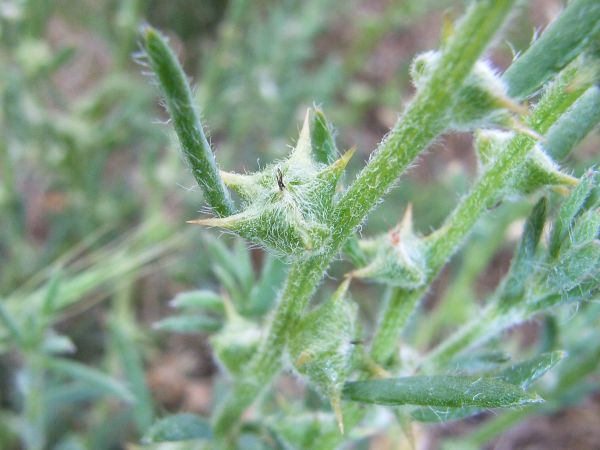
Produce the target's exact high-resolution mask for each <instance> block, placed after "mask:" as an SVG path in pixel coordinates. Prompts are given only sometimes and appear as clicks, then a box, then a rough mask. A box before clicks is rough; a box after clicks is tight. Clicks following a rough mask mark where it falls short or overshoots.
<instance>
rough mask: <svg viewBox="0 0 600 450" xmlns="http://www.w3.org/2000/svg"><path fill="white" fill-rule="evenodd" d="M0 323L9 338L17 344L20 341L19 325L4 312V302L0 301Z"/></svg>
mask: <svg viewBox="0 0 600 450" xmlns="http://www.w3.org/2000/svg"><path fill="white" fill-rule="evenodd" d="M0 322H2V325H3V326H4V328H6V330H7V331H8V333H9V334H10V337H11V338H12V339H13V340H14V341H15V342H19V341H20V340H21V332H20V330H19V325H18V324H17V322H15V320H14V319H13V317H12V315H11V314H10V313H9V312H8V311H7V310H6V308H5V307H4V300H0Z"/></svg>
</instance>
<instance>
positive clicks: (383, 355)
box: [371, 288, 427, 366]
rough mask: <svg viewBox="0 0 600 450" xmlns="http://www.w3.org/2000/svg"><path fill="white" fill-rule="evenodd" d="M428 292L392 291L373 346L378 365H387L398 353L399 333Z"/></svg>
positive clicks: (422, 290) (400, 289)
mask: <svg viewBox="0 0 600 450" xmlns="http://www.w3.org/2000/svg"><path fill="white" fill-rule="evenodd" d="M426 290H427V289H426V288H422V289H417V290H412V291H410V290H407V289H402V288H392V289H391V292H390V293H389V296H388V297H387V299H386V300H387V301H386V302H385V303H384V305H383V308H382V313H381V317H380V319H379V324H378V326H377V328H376V330H377V331H376V333H375V336H374V337H373V343H372V344H371V357H372V358H373V360H374V361H375V362H376V363H377V364H381V365H384V366H385V365H387V363H388V361H389V359H390V358H391V357H392V355H393V354H394V352H395V351H396V346H397V342H398V337H399V336H398V333H399V332H400V331H401V330H402V329H403V328H404V326H405V325H406V322H407V321H408V319H409V317H410V315H411V314H412V312H413V310H414V309H415V306H416V304H417V302H418V301H419V300H420V299H421V297H422V296H423V295H424V294H425V292H426Z"/></svg>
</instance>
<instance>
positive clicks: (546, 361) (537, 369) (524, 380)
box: [497, 351, 565, 389]
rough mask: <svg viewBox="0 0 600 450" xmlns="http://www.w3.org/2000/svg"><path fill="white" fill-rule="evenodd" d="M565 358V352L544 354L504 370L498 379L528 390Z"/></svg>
mask: <svg viewBox="0 0 600 450" xmlns="http://www.w3.org/2000/svg"><path fill="white" fill-rule="evenodd" d="M564 357H565V352H561V351H556V352H548V353H542V354H540V355H537V356H535V357H533V358H531V359H528V360H526V361H522V362H520V363H517V364H514V365H512V366H511V367H507V368H506V369H503V370H502V371H500V373H498V375H497V378H498V379H500V380H502V381H505V382H507V383H510V384H516V385H518V386H521V387H522V388H523V389H527V387H528V386H529V385H530V384H531V383H533V382H534V381H535V380H537V379H538V378H540V377H541V376H542V375H544V374H545V373H546V372H548V371H549V370H550V369H552V368H553V367H554V366H555V365H556V364H558V363H559V362H560V360H561V359H563V358H564Z"/></svg>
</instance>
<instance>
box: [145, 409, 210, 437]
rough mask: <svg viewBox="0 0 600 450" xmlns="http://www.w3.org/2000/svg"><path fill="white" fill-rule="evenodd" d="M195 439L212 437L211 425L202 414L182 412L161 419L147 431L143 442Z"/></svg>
mask: <svg viewBox="0 0 600 450" xmlns="http://www.w3.org/2000/svg"><path fill="white" fill-rule="evenodd" d="M194 439H212V430H211V428H210V425H209V424H208V423H207V422H206V421H205V420H204V419H202V418H201V417H200V416H197V415H195V414H188V413H182V414H175V415H173V416H168V417H165V418H163V419H160V420H159V421H158V422H156V423H155V424H154V425H152V427H150V429H149V430H148V431H147V432H146V434H145V435H144V437H143V438H142V442H143V443H144V444H153V443H158V442H177V441H191V440H194Z"/></svg>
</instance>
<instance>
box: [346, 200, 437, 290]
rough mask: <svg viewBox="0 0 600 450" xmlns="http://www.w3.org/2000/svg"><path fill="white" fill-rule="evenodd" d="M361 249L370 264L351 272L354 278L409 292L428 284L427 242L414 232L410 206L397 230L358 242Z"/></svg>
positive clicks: (395, 228)
mask: <svg viewBox="0 0 600 450" xmlns="http://www.w3.org/2000/svg"><path fill="white" fill-rule="evenodd" d="M359 247H360V249H361V250H362V251H363V253H364V254H365V256H366V258H367V265H366V266H364V267H361V268H359V269H357V270H355V271H354V272H352V276H355V277H357V278H366V279H372V280H375V281H378V282H381V283H386V284H389V285H391V286H400V287H403V288H407V289H415V288H418V287H419V286H421V285H423V283H425V280H426V279H427V265H426V262H425V242H424V241H423V239H421V238H420V237H419V236H417V235H416V234H415V233H414V232H413V226H412V207H411V206H410V205H409V206H408V207H407V209H406V212H405V213H404V217H403V218H402V220H401V221H400V223H399V224H398V225H397V226H396V227H394V228H393V229H391V230H390V231H389V232H387V233H384V234H382V235H380V236H378V237H376V238H374V239H363V240H361V241H359Z"/></svg>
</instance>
